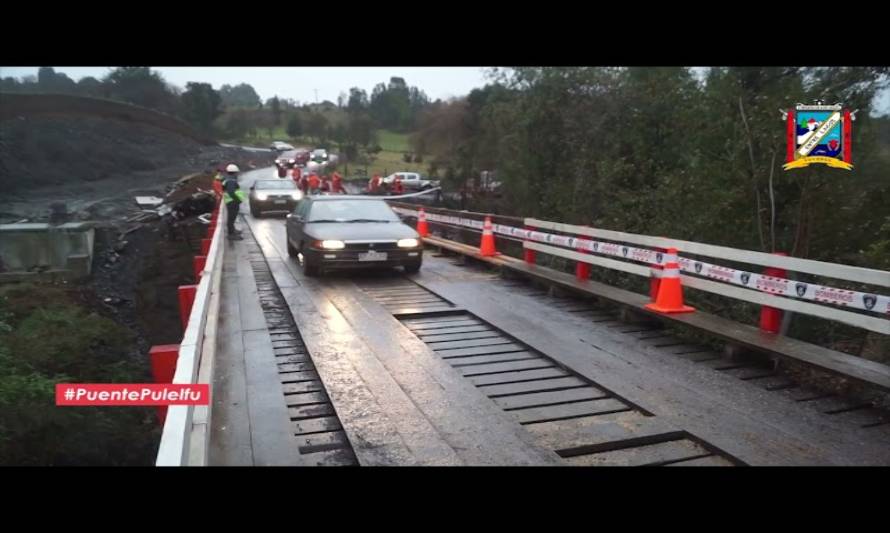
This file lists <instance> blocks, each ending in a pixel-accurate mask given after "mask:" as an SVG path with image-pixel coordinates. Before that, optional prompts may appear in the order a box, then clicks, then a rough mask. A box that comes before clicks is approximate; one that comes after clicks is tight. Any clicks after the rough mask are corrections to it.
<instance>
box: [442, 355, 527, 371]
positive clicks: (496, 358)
mask: <svg viewBox="0 0 890 533" xmlns="http://www.w3.org/2000/svg"><path fill="white" fill-rule="evenodd" d="M538 358H539V356H538V355H536V354H533V353H531V352H508V353H498V354H492V355H470V356H467V357H452V358H450V359H446V361H447V362H448V364H450V365H451V366H453V367H455V368H458V367H465V366H475V365H483V364H487V363H499V362H503V361H522V360H526V359H538Z"/></svg>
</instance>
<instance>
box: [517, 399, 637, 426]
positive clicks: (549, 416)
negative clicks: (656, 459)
mask: <svg viewBox="0 0 890 533" xmlns="http://www.w3.org/2000/svg"><path fill="white" fill-rule="evenodd" d="M630 410H631V407H630V406H629V405H627V404H626V403H624V402H622V401H619V400H616V399H614V398H603V399H601V400H589V401H585V402H578V403H567V404H563V405H552V406H549V407H531V408H528V409H520V410H518V411H510V413H511V414H512V415H513V416H514V417H515V418H516V420H517V421H519V423H520V424H534V423H539V422H548V421H552V420H565V419H569V418H579V417H582V416H591V415H598V414H605V413H617V412H620V411H630Z"/></svg>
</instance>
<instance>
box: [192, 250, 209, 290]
mask: <svg viewBox="0 0 890 533" xmlns="http://www.w3.org/2000/svg"><path fill="white" fill-rule="evenodd" d="M206 264H207V256H206V255H196V256H195V260H194V262H193V266H194V268H195V283H198V282H200V281H201V272H203V271H204V266H205V265H206Z"/></svg>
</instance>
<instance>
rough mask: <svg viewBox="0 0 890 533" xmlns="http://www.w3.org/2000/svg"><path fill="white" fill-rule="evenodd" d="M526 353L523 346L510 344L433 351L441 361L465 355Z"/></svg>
mask: <svg viewBox="0 0 890 533" xmlns="http://www.w3.org/2000/svg"><path fill="white" fill-rule="evenodd" d="M523 351H526V347H525V346H521V345H519V344H515V343H511V344H495V345H492V346H477V347H475V348H451V349H447V350H446V349H435V352H436V353H437V354H439V356H440V357H442V358H443V359H450V358H452V357H463V356H466V355H486V354H496V353H508V352H523Z"/></svg>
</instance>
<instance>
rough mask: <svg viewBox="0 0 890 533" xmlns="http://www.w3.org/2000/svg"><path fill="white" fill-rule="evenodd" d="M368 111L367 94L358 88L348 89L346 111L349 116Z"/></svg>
mask: <svg viewBox="0 0 890 533" xmlns="http://www.w3.org/2000/svg"><path fill="white" fill-rule="evenodd" d="M367 109H368V93H366V92H365V91H364V90H363V89H359V88H358V87H353V88H351V89H349V100H348V102H347V104H346V110H347V111H348V112H349V113H350V114H355V113H360V112H362V111H367Z"/></svg>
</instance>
